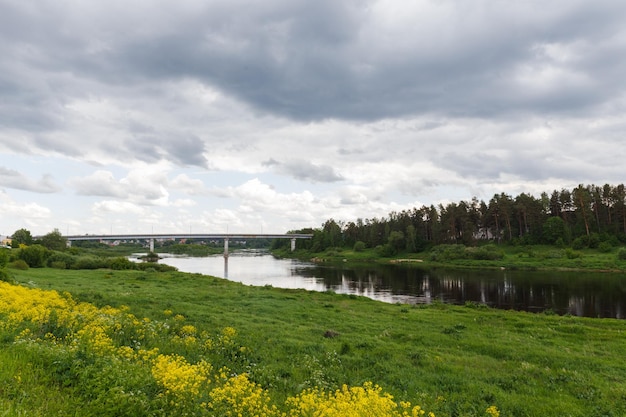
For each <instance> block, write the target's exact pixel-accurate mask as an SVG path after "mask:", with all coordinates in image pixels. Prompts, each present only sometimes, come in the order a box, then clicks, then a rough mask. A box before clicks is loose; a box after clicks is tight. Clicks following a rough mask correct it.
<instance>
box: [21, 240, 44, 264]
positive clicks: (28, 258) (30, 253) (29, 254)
mask: <svg viewBox="0 0 626 417" xmlns="http://www.w3.org/2000/svg"><path fill="white" fill-rule="evenodd" d="M48 255H49V251H48V249H46V248H45V247H43V246H41V245H31V246H27V247H25V248H22V249H20V253H19V255H18V257H19V259H21V260H23V261H24V262H26V263H27V264H28V266H29V267H31V268H41V267H43V266H45V265H46V258H47V257H48Z"/></svg>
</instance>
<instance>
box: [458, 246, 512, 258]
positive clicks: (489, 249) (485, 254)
mask: <svg viewBox="0 0 626 417" xmlns="http://www.w3.org/2000/svg"><path fill="white" fill-rule="evenodd" d="M465 254H466V257H468V258H470V259H475V260H478V261H497V260H500V259H502V258H504V252H502V251H501V250H499V249H498V248H497V247H495V246H494V245H485V246H481V247H479V248H466V249H465Z"/></svg>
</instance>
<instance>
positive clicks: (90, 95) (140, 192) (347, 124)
mask: <svg viewBox="0 0 626 417" xmlns="http://www.w3.org/2000/svg"><path fill="white" fill-rule="evenodd" d="M624 22H626V2H624V1H622V0H594V1H590V0H584V1H580V0H550V1H545V0H541V1H534V0H524V1H502V0H475V1H467V0H430V1H429V0H415V1H405V0H383V1H367V0H358V1H356V0H355V1H353V0H341V1H337V0H315V1H301V0H264V1H240V0H228V1H223V0H190V1H185V0H181V1H176V2H173V1H145V0H133V1H127V0H124V1H121V0H108V1H106V2H105V1H82V0H80V1H79V0H54V1H52V0H49V1H47V0H32V1H24V0H0V57H1V59H0V234H8V235H10V234H12V233H13V232H14V231H15V230H17V229H19V228H22V227H24V228H27V229H29V230H30V231H31V232H32V233H33V234H34V235H37V234H44V233H47V232H50V231H52V230H53V229H55V228H57V229H59V230H60V231H61V232H62V233H63V234H84V233H109V232H113V233H148V232H155V233H157V232H158V233H171V232H187V231H191V232H192V233H202V232H207V233H209V232H211V233H226V232H237V233H284V232H286V231H288V230H293V229H299V228H303V227H319V226H321V224H322V223H323V222H324V221H325V220H327V219H329V218H335V219H336V220H345V221H353V220H356V219H357V218H363V219H366V218H373V217H383V216H386V215H387V214H389V213H390V212H391V211H400V210H402V209H410V208H412V207H420V206H422V205H424V204H426V205H430V204H435V205H436V204H439V203H443V204H446V203H447V202H451V201H454V202H458V201H460V200H469V199H471V198H472V197H473V196H476V197H478V198H479V199H483V200H485V201H488V200H489V199H490V198H491V197H492V196H493V195H494V193H501V192H505V193H508V194H510V195H513V196H515V195H517V194H519V193H521V192H527V193H531V194H533V195H535V196H539V195H540V193H541V192H542V191H546V192H548V193H550V192H551V191H552V190H554V189H559V190H560V189H561V188H571V187H574V186H576V185H578V184H580V183H583V184H591V183H594V184H598V185H602V184H605V183H609V184H614V185H616V184H619V183H623V182H624V181H625V176H624V173H625V169H624V159H625V158H626V140H625V139H626V112H625V110H626V94H625V93H626V76H625V74H626V25H625V24H624Z"/></svg>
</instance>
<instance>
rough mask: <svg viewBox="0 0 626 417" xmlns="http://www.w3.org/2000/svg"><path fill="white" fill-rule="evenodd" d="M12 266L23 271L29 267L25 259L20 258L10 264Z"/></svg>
mask: <svg viewBox="0 0 626 417" xmlns="http://www.w3.org/2000/svg"><path fill="white" fill-rule="evenodd" d="M9 267H10V268H13V269H19V270H21V271H26V270H27V269H28V264H27V263H26V261H25V260H23V259H18V260H15V261H13V262H11V263H10V264H9Z"/></svg>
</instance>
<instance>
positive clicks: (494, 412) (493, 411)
mask: <svg viewBox="0 0 626 417" xmlns="http://www.w3.org/2000/svg"><path fill="white" fill-rule="evenodd" d="M486 413H487V414H489V415H490V416H491V417H500V411H498V407H496V406H495V405H492V406H490V407H488V408H487V410H486Z"/></svg>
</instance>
